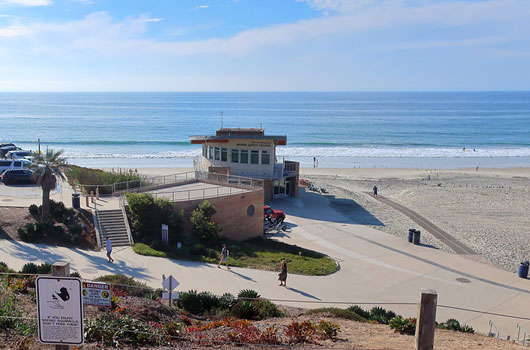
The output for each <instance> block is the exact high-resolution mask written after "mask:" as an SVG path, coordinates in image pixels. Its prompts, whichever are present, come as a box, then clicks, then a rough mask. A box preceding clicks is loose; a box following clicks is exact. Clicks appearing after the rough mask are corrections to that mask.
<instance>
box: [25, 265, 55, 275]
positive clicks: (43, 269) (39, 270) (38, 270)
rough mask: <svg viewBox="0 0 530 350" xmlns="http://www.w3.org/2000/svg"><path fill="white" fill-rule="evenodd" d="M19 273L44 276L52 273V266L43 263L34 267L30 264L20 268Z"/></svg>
mask: <svg viewBox="0 0 530 350" xmlns="http://www.w3.org/2000/svg"><path fill="white" fill-rule="evenodd" d="M20 272H21V273H31V274H36V275H46V274H51V273H52V265H51V264H49V263H43V264H40V265H36V264H34V263H32V262H29V263H26V264H24V266H22V270H20Z"/></svg>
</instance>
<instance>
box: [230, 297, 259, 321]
mask: <svg viewBox="0 0 530 350" xmlns="http://www.w3.org/2000/svg"><path fill="white" fill-rule="evenodd" d="M232 314H233V315H234V316H236V317H238V318H243V319H246V320H253V319H254V318H256V316H257V311H256V307H255V306H254V303H253V302H252V301H249V300H240V301H238V302H237V303H236V304H235V305H234V307H233V308H232Z"/></svg>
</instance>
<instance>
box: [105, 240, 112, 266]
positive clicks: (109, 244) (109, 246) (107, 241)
mask: <svg viewBox="0 0 530 350" xmlns="http://www.w3.org/2000/svg"><path fill="white" fill-rule="evenodd" d="M105 244H106V245H107V258H109V263H112V262H114V259H112V257H111V256H110V254H111V253H112V244H111V243H110V238H109V237H107V239H106V240H105Z"/></svg>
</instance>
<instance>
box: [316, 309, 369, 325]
mask: <svg viewBox="0 0 530 350" xmlns="http://www.w3.org/2000/svg"><path fill="white" fill-rule="evenodd" d="M305 314H306V315H315V314H328V315H330V316H333V317H337V318H344V319H346V320H352V321H358V322H366V321H367V319H366V318H364V317H362V316H359V315H358V314H357V313H355V312H353V311H350V310H349V309H339V308H337V307H322V308H318V309H311V310H307V311H306V312H305Z"/></svg>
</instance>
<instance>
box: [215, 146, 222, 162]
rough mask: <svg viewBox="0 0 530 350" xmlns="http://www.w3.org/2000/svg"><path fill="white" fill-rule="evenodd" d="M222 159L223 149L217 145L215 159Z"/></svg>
mask: <svg viewBox="0 0 530 350" xmlns="http://www.w3.org/2000/svg"><path fill="white" fill-rule="evenodd" d="M220 159H221V149H220V148H219V147H215V160H220Z"/></svg>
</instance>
